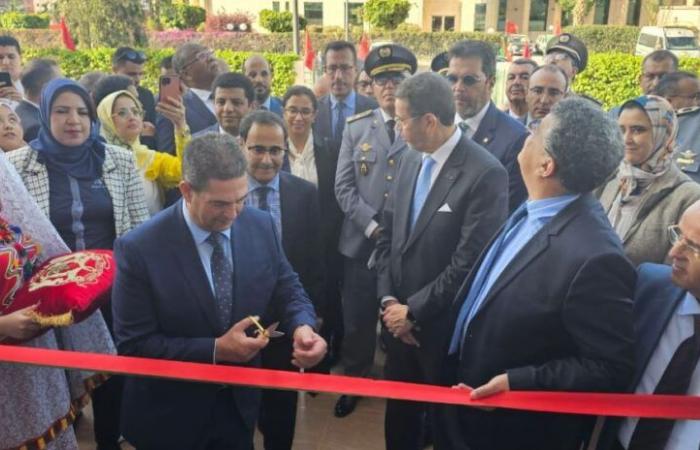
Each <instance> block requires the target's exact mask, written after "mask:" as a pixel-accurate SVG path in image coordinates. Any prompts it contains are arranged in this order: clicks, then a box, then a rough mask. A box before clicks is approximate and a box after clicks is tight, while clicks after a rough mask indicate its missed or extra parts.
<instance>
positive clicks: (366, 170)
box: [360, 162, 369, 176]
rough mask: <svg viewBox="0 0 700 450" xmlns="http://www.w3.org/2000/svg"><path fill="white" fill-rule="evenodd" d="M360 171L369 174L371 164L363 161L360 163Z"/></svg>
mask: <svg viewBox="0 0 700 450" xmlns="http://www.w3.org/2000/svg"><path fill="white" fill-rule="evenodd" d="M360 173H361V174H362V176H367V174H368V173H369V166H368V165H367V163H366V162H362V163H361V164H360Z"/></svg>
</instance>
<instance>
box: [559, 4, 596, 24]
mask: <svg viewBox="0 0 700 450" xmlns="http://www.w3.org/2000/svg"><path fill="white" fill-rule="evenodd" d="M597 1H598V0H557V3H559V6H561V9H562V10H563V11H565V12H570V13H571V15H572V18H573V22H574V25H583V22H584V20H585V19H586V16H587V15H588V13H589V12H590V11H591V8H592V7H593V5H595V4H596V2H597Z"/></svg>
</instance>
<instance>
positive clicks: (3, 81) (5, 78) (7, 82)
mask: <svg viewBox="0 0 700 450" xmlns="http://www.w3.org/2000/svg"><path fill="white" fill-rule="evenodd" d="M9 86H13V84H12V78H11V77H10V73H9V72H0V87H9Z"/></svg>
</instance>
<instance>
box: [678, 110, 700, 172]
mask: <svg viewBox="0 0 700 450" xmlns="http://www.w3.org/2000/svg"><path fill="white" fill-rule="evenodd" d="M676 114H677V115H678V136H676V154H675V158H676V164H678V167H680V169H681V170H682V171H683V172H685V174H686V175H688V176H689V177H690V178H692V179H693V181H695V182H696V183H700V106H692V107H689V108H681V109H679V110H678V111H676Z"/></svg>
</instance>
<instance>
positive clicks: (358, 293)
mask: <svg viewBox="0 0 700 450" xmlns="http://www.w3.org/2000/svg"><path fill="white" fill-rule="evenodd" d="M416 67H417V61H416V57H415V55H414V54H413V53H411V51H410V50H408V49H407V48H405V47H402V46H400V45H396V44H387V45H382V46H379V47H376V48H374V49H373V50H372V51H371V52H370V53H369V54H368V55H367V58H366V59H365V70H366V71H367V73H368V74H369V76H370V77H371V78H372V89H373V91H374V96H375V98H376V99H377V102H378V103H379V108H377V109H375V110H371V111H365V112H363V113H360V114H356V115H354V116H352V117H349V118H348V119H347V122H346V125H345V131H344V132H343V140H342V144H341V146H340V153H339V155H338V171H337V173H336V178H335V194H336V197H337V199H338V204H339V205H340V208H341V209H342V210H343V213H344V214H345V218H344V222H343V227H342V230H341V234H340V243H339V245H338V247H339V250H340V253H342V254H343V255H344V257H345V274H344V283H343V292H342V297H343V323H344V327H345V336H344V339H343V350H342V357H341V362H342V366H343V368H344V370H345V375H350V376H359V377H365V376H368V375H369V372H370V370H371V368H372V365H373V363H374V348H375V344H376V328H377V318H378V314H379V301H378V300H377V277H376V272H375V271H374V269H373V265H374V261H373V258H372V257H371V256H372V255H373V251H374V245H375V242H376V240H377V238H378V237H379V234H380V233H381V231H382V230H381V228H380V226H379V221H380V217H381V214H382V209H383V208H384V204H385V202H386V199H387V197H388V196H389V192H390V191H391V187H392V184H393V181H394V178H395V177H396V173H397V170H398V164H399V159H400V158H401V155H402V153H403V152H405V151H407V148H408V147H407V145H406V143H405V142H404V140H403V139H402V138H401V136H400V135H399V134H398V133H397V132H396V131H395V126H396V122H395V119H394V102H395V98H394V94H395V93H396V88H397V87H398V85H399V84H400V83H401V82H402V81H403V80H404V79H406V78H407V77H409V76H410V75H412V74H413V73H415V71H416ZM357 400H358V399H357V397H352V396H346V395H343V396H342V397H340V399H339V400H338V402H337V403H336V405H335V415H336V416H337V417H344V416H347V415H348V414H350V413H351V412H352V411H353V410H354V409H355V405H356V404H357Z"/></svg>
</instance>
